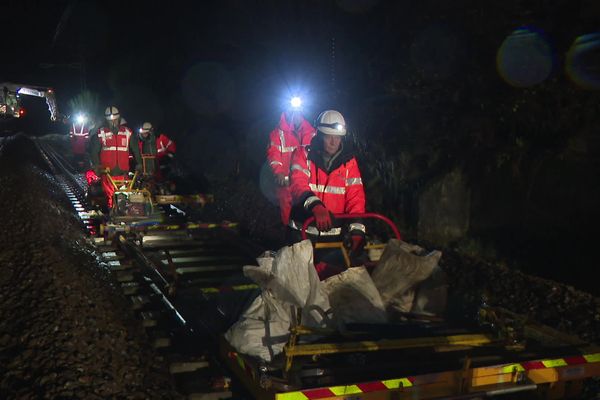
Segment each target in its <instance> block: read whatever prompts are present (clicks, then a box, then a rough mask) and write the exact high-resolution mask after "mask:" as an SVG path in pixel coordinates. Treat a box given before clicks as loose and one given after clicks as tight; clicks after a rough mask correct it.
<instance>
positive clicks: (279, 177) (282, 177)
mask: <svg viewBox="0 0 600 400" xmlns="http://www.w3.org/2000/svg"><path fill="white" fill-rule="evenodd" d="M275 182H276V183H277V184H278V185H279V186H287V185H288V182H289V180H288V177H287V175H286V174H275Z"/></svg>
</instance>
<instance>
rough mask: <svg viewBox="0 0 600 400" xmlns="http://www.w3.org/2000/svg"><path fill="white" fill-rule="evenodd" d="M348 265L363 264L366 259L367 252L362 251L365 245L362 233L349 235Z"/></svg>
mask: <svg viewBox="0 0 600 400" xmlns="http://www.w3.org/2000/svg"><path fill="white" fill-rule="evenodd" d="M349 244H350V254H349V256H350V265H351V266H353V267H357V266H360V265H365V263H366V262H367V261H368V258H367V254H366V253H365V252H364V251H363V250H364V247H365V237H364V235H359V234H354V235H351V236H350V243H349Z"/></svg>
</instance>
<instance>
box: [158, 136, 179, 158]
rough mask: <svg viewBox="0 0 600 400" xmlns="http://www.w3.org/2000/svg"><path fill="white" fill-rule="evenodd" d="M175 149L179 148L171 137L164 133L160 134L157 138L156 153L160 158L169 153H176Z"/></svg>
mask: <svg viewBox="0 0 600 400" xmlns="http://www.w3.org/2000/svg"><path fill="white" fill-rule="evenodd" d="M175 150H177V147H176V145H175V142H174V141H172V140H171V139H169V137H168V136H167V135H165V134H164V133H161V134H160V135H158V137H157V138H156V154H157V156H158V158H159V159H160V158H163V157H164V156H166V155H167V154H169V153H173V154H175Z"/></svg>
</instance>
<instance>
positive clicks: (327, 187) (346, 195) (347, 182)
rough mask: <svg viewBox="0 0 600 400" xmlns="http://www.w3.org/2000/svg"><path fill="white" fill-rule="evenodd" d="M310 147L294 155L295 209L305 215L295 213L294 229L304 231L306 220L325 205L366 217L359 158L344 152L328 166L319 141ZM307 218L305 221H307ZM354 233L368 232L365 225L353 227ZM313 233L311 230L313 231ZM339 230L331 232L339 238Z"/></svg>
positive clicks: (293, 195)
mask: <svg viewBox="0 0 600 400" xmlns="http://www.w3.org/2000/svg"><path fill="white" fill-rule="evenodd" d="M315 139H316V140H313V143H312V144H311V146H310V147H308V148H299V149H298V150H296V151H295V152H294V154H293V155H292V166H291V169H292V174H291V185H290V189H291V193H292V199H293V204H294V208H295V209H296V208H300V209H303V210H304V213H295V212H294V211H292V219H291V220H290V226H291V227H292V228H296V229H301V228H302V222H303V220H302V218H300V215H301V214H303V215H304V217H305V218H306V216H308V215H310V211H311V210H312V208H313V207H314V206H316V205H317V204H322V205H324V206H325V208H327V209H328V210H329V211H330V212H332V213H334V214H341V213H345V214H362V213H364V212H365V191H364V188H363V183H362V178H361V175H360V170H359V169H358V163H357V162H356V158H355V157H354V155H353V154H352V152H350V151H345V150H344V149H342V151H341V152H340V153H339V154H338V155H337V156H336V157H335V158H334V159H333V160H332V161H331V165H330V166H326V165H325V162H324V160H323V157H322V153H321V151H320V150H319V146H317V145H315V144H316V142H317V140H318V139H319V137H317V138H315ZM305 218H304V219H305ZM350 230H351V231H353V230H357V231H361V232H363V233H364V232H365V227H364V225H363V224H361V223H358V222H356V223H352V224H350ZM309 233H311V232H310V230H309ZM339 233H340V230H339V228H334V229H332V230H331V231H329V233H323V232H321V234H332V235H337V234H339Z"/></svg>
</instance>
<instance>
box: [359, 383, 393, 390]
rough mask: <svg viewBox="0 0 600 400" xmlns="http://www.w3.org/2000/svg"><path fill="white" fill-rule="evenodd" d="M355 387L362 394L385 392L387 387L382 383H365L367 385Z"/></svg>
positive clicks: (361, 384) (360, 384)
mask: <svg viewBox="0 0 600 400" xmlns="http://www.w3.org/2000/svg"><path fill="white" fill-rule="evenodd" d="M356 386H358V388H359V389H360V390H362V391H363V392H376V391H378V390H387V387H386V386H385V385H384V384H383V382H367V383H357V384H356Z"/></svg>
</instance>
